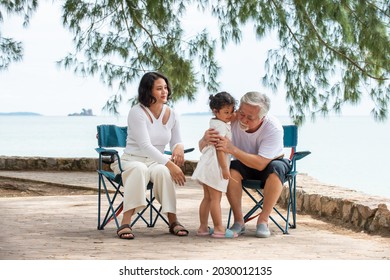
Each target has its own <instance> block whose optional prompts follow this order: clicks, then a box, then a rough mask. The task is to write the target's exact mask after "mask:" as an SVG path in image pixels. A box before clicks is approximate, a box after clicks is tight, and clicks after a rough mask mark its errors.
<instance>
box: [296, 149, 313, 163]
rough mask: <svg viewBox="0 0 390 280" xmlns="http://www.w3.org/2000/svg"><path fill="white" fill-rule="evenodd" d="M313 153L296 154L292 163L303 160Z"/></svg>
mask: <svg viewBox="0 0 390 280" xmlns="http://www.w3.org/2000/svg"><path fill="white" fill-rule="evenodd" d="M310 154H311V152H309V151H302V152H295V153H294V154H293V157H292V161H297V160H300V159H303V158H304V157H305V156H308V155H310Z"/></svg>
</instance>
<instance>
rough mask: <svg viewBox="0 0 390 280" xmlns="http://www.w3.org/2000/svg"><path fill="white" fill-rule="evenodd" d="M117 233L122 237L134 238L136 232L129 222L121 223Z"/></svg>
mask: <svg viewBox="0 0 390 280" xmlns="http://www.w3.org/2000/svg"><path fill="white" fill-rule="evenodd" d="M116 234H117V235H118V237H119V238H120V239H134V234H133V231H132V229H131V227H130V225H129V224H125V225H121V226H120V227H119V228H118V230H117V231H116Z"/></svg>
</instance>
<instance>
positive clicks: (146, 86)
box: [138, 72, 171, 107]
mask: <svg viewBox="0 0 390 280" xmlns="http://www.w3.org/2000/svg"><path fill="white" fill-rule="evenodd" d="M158 79H164V80H165V82H166V83H167V87H168V98H167V99H168V100H169V98H170V96H171V85H170V84H169V81H168V78H167V77H165V76H164V75H163V74H161V73H158V72H148V73H145V74H144V75H143V76H142V78H141V81H140V82H139V86H138V102H139V103H141V104H142V105H144V106H145V107H149V106H150V105H151V104H153V103H155V102H156V98H155V97H154V96H153V94H152V89H153V85H154V82H155V81H156V80H158Z"/></svg>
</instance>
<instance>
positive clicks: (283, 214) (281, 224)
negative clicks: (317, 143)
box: [227, 125, 311, 234]
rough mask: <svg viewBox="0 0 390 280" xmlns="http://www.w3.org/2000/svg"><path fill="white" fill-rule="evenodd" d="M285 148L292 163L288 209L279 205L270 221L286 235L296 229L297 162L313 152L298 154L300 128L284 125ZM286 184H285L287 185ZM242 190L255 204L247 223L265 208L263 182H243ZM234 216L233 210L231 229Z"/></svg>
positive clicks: (230, 214) (289, 177)
mask: <svg viewBox="0 0 390 280" xmlns="http://www.w3.org/2000/svg"><path fill="white" fill-rule="evenodd" d="M283 130H284V138H283V145H284V148H288V149H290V157H289V159H290V162H291V170H290V172H289V173H288V174H287V178H286V182H287V184H288V198H287V207H286V210H285V211H281V210H279V209H278V208H277V205H276V206H275V207H273V211H274V214H273V215H274V216H270V220H271V221H272V222H273V223H274V224H275V225H276V226H277V227H278V228H279V229H280V230H281V231H282V232H283V233H284V234H288V233H289V232H288V230H289V229H290V228H296V213H297V209H296V175H297V174H298V172H297V166H296V164H297V161H298V160H300V159H302V158H304V157H306V156H307V155H309V154H310V153H311V152H309V151H301V152H297V151H296V148H297V145H298V127H297V126H296V125H284V126H283ZM286 182H285V183H286ZM242 189H243V191H244V193H245V194H246V195H248V197H249V198H250V200H251V201H252V202H253V203H254V205H253V206H251V207H252V208H251V209H250V210H249V211H248V212H247V213H246V214H245V215H244V222H245V223H247V222H249V221H250V220H252V219H254V218H256V217H257V216H258V215H259V214H256V215H255V213H256V211H257V210H259V209H260V210H261V209H262V207H263V200H264V196H263V193H262V191H263V189H262V181H260V180H243V181H242ZM290 215H291V216H292V222H290ZM231 216H232V209H230V211H229V216H228V222H227V227H228V228H229V227H230V219H231Z"/></svg>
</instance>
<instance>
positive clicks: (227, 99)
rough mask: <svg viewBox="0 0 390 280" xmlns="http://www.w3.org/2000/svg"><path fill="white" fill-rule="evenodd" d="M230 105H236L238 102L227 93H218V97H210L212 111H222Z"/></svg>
mask: <svg viewBox="0 0 390 280" xmlns="http://www.w3.org/2000/svg"><path fill="white" fill-rule="evenodd" d="M228 105H233V109H234V106H235V105H236V100H235V99H234V98H233V96H231V95H230V94H229V93H227V92H226V91H221V92H218V93H217V94H216V95H210V96H209V106H210V109H211V110H217V111H219V110H221V109H222V107H225V106H228Z"/></svg>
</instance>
